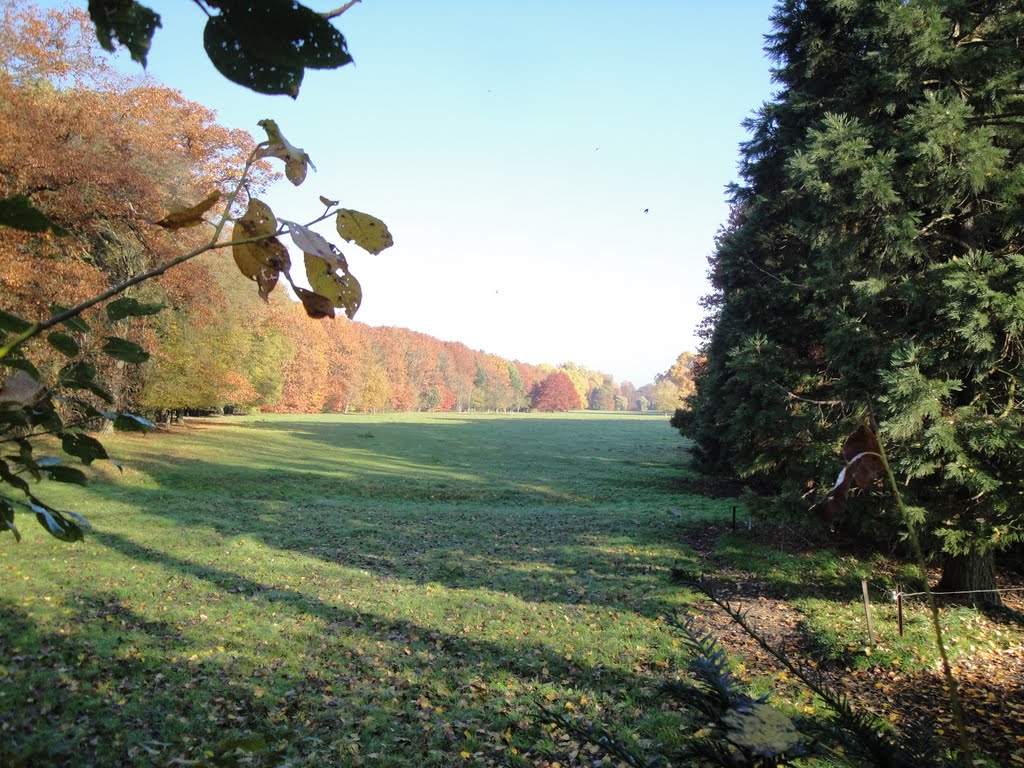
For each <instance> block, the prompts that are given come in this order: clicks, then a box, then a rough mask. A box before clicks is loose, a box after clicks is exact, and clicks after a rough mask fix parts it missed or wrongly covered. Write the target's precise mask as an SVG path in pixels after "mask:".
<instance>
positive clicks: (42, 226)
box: [0, 195, 67, 235]
mask: <svg viewBox="0 0 1024 768" xmlns="http://www.w3.org/2000/svg"><path fill="white" fill-rule="evenodd" d="M0 227H11V228H13V229H21V230H24V231H25V232H53V234H55V235H66V234H67V230H66V229H64V228H63V227H61V226H59V225H57V224H54V223H53V222H52V221H50V219H49V218H48V217H47V216H46V214H44V213H43V212H42V211H40V210H39V209H38V208H36V207H35V206H34V205H32V202H31V201H30V200H29V199H28V197H27V196H26V195H11V196H10V197H5V198H3V199H0Z"/></svg>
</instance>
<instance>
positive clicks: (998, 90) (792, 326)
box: [682, 0, 1024, 602]
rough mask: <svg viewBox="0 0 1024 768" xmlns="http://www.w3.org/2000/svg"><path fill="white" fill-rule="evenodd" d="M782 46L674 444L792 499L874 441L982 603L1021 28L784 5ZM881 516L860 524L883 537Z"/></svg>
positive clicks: (1011, 342) (992, 597)
mask: <svg viewBox="0 0 1024 768" xmlns="http://www.w3.org/2000/svg"><path fill="white" fill-rule="evenodd" d="M774 25H775V31H774V33H773V35H772V36H771V37H770V39H769V45H768V50H769V53H770V54H771V55H772V56H773V57H774V59H775V62H776V69H775V78H776V81H777V82H778V84H779V91H778V94H777V96H776V97H775V99H774V100H773V101H772V102H771V103H768V104H766V105H764V107H763V108H762V109H761V110H760V111H759V112H758V114H757V115H756V116H755V117H754V118H753V119H752V120H751V121H750V123H749V127H750V129H751V138H750V140H749V141H748V142H747V143H746V144H745V145H744V146H743V162H742V165H741V170H742V176H743V182H742V184H740V185H739V186H737V187H736V188H735V189H734V191H733V216H732V220H731V221H730V223H729V226H728V227H727V229H726V230H725V231H724V232H723V233H722V235H721V236H720V238H719V240H718V245H717V249H716V251H715V253H714V255H713V257H712V260H711V264H712V270H711V277H712V282H713V286H714V289H715V293H714V295H713V296H712V297H711V299H710V303H709V306H710V308H711V310H712V316H711V317H712V325H713V330H712V331H711V333H710V335H709V337H708V341H707V346H706V347H705V352H706V354H707V364H706V367H705V368H704V369H703V370H702V371H701V373H700V374H699V376H698V378H697V391H696V394H695V396H694V397H693V398H691V403H692V405H693V412H692V414H691V415H688V416H687V417H686V418H685V419H684V420H683V421H684V423H683V424H682V426H683V429H684V432H685V433H687V434H689V435H691V436H693V437H694V438H695V440H696V444H697V454H698V457H699V459H700V460H701V462H702V463H703V464H704V465H705V466H707V467H710V468H712V469H714V470H716V471H720V472H729V473H735V474H739V475H743V476H748V477H755V478H759V479H760V481H761V482H763V483H765V484H771V485H774V487H776V488H777V489H778V490H780V491H781V492H782V493H783V495H784V497H786V496H788V497H789V498H792V499H798V498H799V497H800V495H802V494H804V493H805V492H806V490H807V487H808V482H814V481H817V482H819V483H821V485H822V486H823V488H822V490H821V494H822V495H823V494H824V493H825V488H827V487H828V486H829V485H830V482H829V480H828V478H830V477H834V475H835V464H836V461H837V459H836V451H837V448H838V446H839V445H841V444H842V441H843V440H844V438H845V436H846V435H848V434H850V433H851V432H852V431H853V430H854V429H856V428H857V426H858V425H859V424H860V423H862V421H863V420H864V419H865V418H869V419H871V420H872V421H873V422H875V424H876V426H877V429H878V431H879V434H880V437H881V439H882V441H883V442H884V443H885V444H886V445H887V448H888V452H889V455H890V459H891V461H892V463H893V468H894V470H895V473H896V476H897V477H899V478H901V479H903V481H904V487H903V491H904V493H905V494H906V496H907V498H908V499H909V500H910V502H911V505H912V508H913V509H914V510H917V511H916V512H915V513H914V514H916V515H918V516H919V518H920V519H919V522H922V523H924V524H925V525H926V527H927V531H928V534H929V538H930V540H931V541H935V542H937V543H938V545H939V548H941V550H942V552H943V553H944V555H945V565H944V569H943V586H944V587H948V588H950V589H962V590H977V589H991V588H992V587H993V586H994V572H993V553H994V551H995V550H996V549H998V548H1000V547H1006V546H1010V545H1011V544H1013V543H1014V542H1016V541H1020V540H1021V538H1022V537H1024V516H1022V515H1024V509H1022V507H1021V505H1020V491H1019V489H1020V477H1021V472H1022V467H1024V441H1022V440H1021V439H1020V435H1021V434H1024V408H1022V401H1021V398H1020V392H1021V388H1020V372H1021V371H1022V370H1024V342H1022V339H1024V335H1022V331H1024V326H1022V321H1021V318H1022V317H1024V292H1022V289H1021V286H1022V285H1024V260H1022V257H1021V252H1022V250H1024V243H1022V242H1021V232H1022V229H1021V226H1020V223H1021V221H1024V208H1022V201H1024V195H1022V194H1021V193H1022V190H1024V187H1022V182H1021V180H1022V179H1024V174H1022V167H1021V158H1022V157H1024V130H1022V127H1021V126H1022V122H1021V121H1022V115H1024V95H1022V93H1021V90H1020V83H1021V81H1022V80H1024V55H1022V50H1024V49H1022V48H1021V46H1020V44H1019V40H1020V37H1021V33H1022V31H1024V11H1022V9H1021V8H1020V7H1019V6H1018V5H1015V4H1012V3H1004V2H1000V1H998V0H980V1H979V2H972V3H967V4H965V3H961V2H953V1H952V0H910V1H909V2H855V3H849V2H839V1H838V0H826V1H825V2H818V3H804V2H798V1H797V0H787V2H783V3H782V4H780V6H779V8H778V11H777V13H776V15H775V17H774ZM887 499H888V497H886V496H875V497H874V500H875V501H874V504H868V503H867V501H866V500H865V503H863V504H861V505H860V508H861V509H865V510H868V509H870V507H871V506H874V507H875V509H874V510H872V511H873V512H874V514H875V515H877V514H878V512H879V511H880V510H878V509H877V504H881V505H882V506H883V511H885V512H887V513H888V514H887V515H886V516H885V517H883V518H882V519H883V520H886V519H887V520H888V521H890V523H889V524H890V527H893V526H896V525H898V524H900V521H899V520H898V519H895V518H894V517H893V515H892V505H891V503H890V501H888V500H887ZM852 509H854V510H855V509H856V507H854V508H852ZM876 525H877V523H876ZM975 597H976V598H977V599H979V600H986V601H992V602H996V601H998V596H997V595H996V594H995V593H993V592H989V593H982V594H978V595H976V596H975Z"/></svg>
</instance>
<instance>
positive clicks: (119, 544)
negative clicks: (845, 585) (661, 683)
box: [0, 414, 724, 766]
mask: <svg viewBox="0 0 1024 768" xmlns="http://www.w3.org/2000/svg"><path fill="white" fill-rule="evenodd" d="M107 447H108V450H109V451H110V452H111V454H112V455H115V456H116V457H117V459H118V460H119V461H121V462H123V463H124V465H125V469H124V472H123V474H120V473H118V472H117V471H116V470H114V469H112V468H110V467H109V465H107V467H106V468H100V470H99V474H100V475H101V477H98V478H97V479H96V481H95V482H93V483H92V484H91V485H90V486H89V487H88V488H87V489H84V490H83V489H79V488H73V489H67V488H65V487H62V486H56V485H55V484H50V485H49V486H48V487H46V488H45V489H41V491H45V492H46V493H47V498H48V499H49V500H51V502H56V503H58V504H59V505H61V504H62V505H64V506H66V507H68V508H71V509H74V510H76V511H78V512H80V513H81V514H84V515H85V516H86V517H88V518H89V519H90V521H91V522H92V524H93V526H94V528H95V532H94V533H93V534H92V535H90V536H89V537H88V539H87V540H86V542H85V543H84V544H77V545H65V544H60V543H58V542H56V541H54V540H53V539H51V538H50V537H49V536H47V535H46V534H45V532H44V531H42V529H37V528H35V526H29V523H28V521H27V520H23V521H22V522H21V527H22V529H23V531H25V532H26V533H27V535H26V536H25V541H23V542H22V544H20V545H18V546H15V545H14V543H13V541H11V540H10V539H6V540H4V541H3V545H2V546H0V577H2V579H3V584H4V587H3V592H2V602H0V606H2V610H3V620H2V623H0V644H2V649H0V650H2V653H0V713H3V714H2V715H0V717H2V724H0V729H2V731H0V734H2V742H0V763H2V764H4V765H19V764H22V765H33V764H38V763H40V762H43V763H46V762H55V763H62V762H67V763H75V764H127V763H130V762H142V763H144V764H145V763H150V764H157V765H170V764H173V763H174V761H176V760H178V761H181V760H184V761H192V760H198V761H200V764H201V763H203V762H204V761H216V762H224V761H227V762H230V761H231V760H233V759H234V757H235V756H238V755H242V754H246V751H247V752H249V753H252V754H250V755H249V757H248V758H247V759H249V760H250V761H253V760H254V761H255V763H256V764H260V763H264V764H267V765H280V764H285V763H287V764H296V765H298V764H308V765H324V764H331V763H332V762H333V763H339V762H340V763H341V764H352V765H357V764H360V763H362V762H364V761H365V762H366V763H367V764H373V765H381V766H386V765H395V766H398V765H401V766H410V765H451V764H452V762H453V760H457V761H469V764H473V762H474V761H476V762H479V763H481V764H484V763H490V764H503V765H504V764H508V765H516V764H520V763H521V764H524V765H526V764H534V763H536V762H538V761H539V762H541V763H543V762H544V761H545V759H546V758H545V756H546V755H547V756H549V757H550V758H551V760H552V761H557V759H558V757H559V755H560V754H562V750H563V747H565V746H566V745H565V744H561V745H560V744H559V743H558V741H557V736H552V735H549V734H548V733H547V731H544V730H542V729H540V728H539V727H538V726H536V724H535V722H534V721H535V714H536V708H535V703H536V702H537V701H542V702H544V703H545V704H548V705H552V706H556V707H560V708H562V709H567V710H568V711H571V712H579V713H581V714H587V715H591V716H596V715H598V714H599V713H600V714H601V715H602V716H608V719H609V720H610V721H611V722H617V721H618V722H621V723H623V724H626V723H628V724H629V725H630V726H633V725H635V724H636V723H635V720H636V717H637V714H638V707H637V702H638V700H639V697H640V696H642V694H643V692H644V690H645V688H647V687H649V685H650V683H651V681H652V680H653V679H655V678H657V677H658V676H660V675H661V674H663V673H664V670H665V669H666V668H667V667H668V666H670V665H674V664H675V662H676V656H677V653H676V645H675V640H674V639H673V636H672V634H671V633H669V632H668V631H666V627H665V624H664V620H663V617H665V616H666V615H668V614H669V613H671V612H673V611H676V610H677V609H679V608H680V606H681V605H683V604H684V603H685V602H686V601H687V600H688V599H690V598H689V596H688V593H686V592H685V591H682V590H680V589H679V588H678V587H677V586H674V585H672V584H671V583H670V581H669V579H668V578H667V575H668V573H669V571H670V569H671V568H672V566H673V565H674V564H675V563H676V562H677V561H678V560H680V559H681V558H687V557H692V554H691V553H689V551H688V549H687V547H686V546H685V545H683V544H682V543H681V541H680V539H679V536H678V535H677V531H676V528H677V517H674V516H672V515H669V514H667V510H668V509H669V508H676V509H685V513H686V515H687V516H688V517H691V518H694V519H696V518H701V517H716V516H721V515H722V514H723V510H724V506H723V505H724V503H723V502H715V501H709V500H707V499H704V498H701V497H699V496H680V495H679V494H678V493H677V492H675V490H674V487H673V479H674V478H675V477H677V476H678V474H679V473H680V472H681V468H680V467H681V464H682V462H683V459H684V450H683V446H682V443H681V441H680V440H679V438H678V435H677V434H676V433H675V432H674V431H673V430H671V429H669V428H668V427H667V426H666V425H665V423H664V419H663V418H658V417H653V416H639V415H614V414H605V415H593V414H580V415H562V416H535V415H520V416H502V417H495V416H487V415H470V416H466V415H389V416H377V417H362V416H345V417H330V416H326V417H301V416H294V417H292V416H290V417H257V418H246V419H238V420H220V421H217V422H200V423H195V424H194V425H193V426H192V427H190V428H188V429H184V430H179V431H176V432H175V433H173V434H165V435H149V436H145V437H138V436H136V437H132V436H128V437H117V438H114V439H111V440H109V441H108V442H107ZM676 730H678V723H677V721H676V719H675V717H674V716H673V715H672V714H671V713H669V714H666V715H663V714H662V713H660V712H659V711H658V710H657V708H655V709H654V711H653V712H652V713H649V714H647V715H641V716H640V723H639V726H638V734H639V737H640V738H646V739H648V740H652V741H658V740H664V739H672V738H673V737H674V736H673V732H674V731H676ZM623 732H624V733H627V732H628V728H626V727H624V729H623ZM239 748H241V751H240V750H239ZM563 759H565V757H564V756H563Z"/></svg>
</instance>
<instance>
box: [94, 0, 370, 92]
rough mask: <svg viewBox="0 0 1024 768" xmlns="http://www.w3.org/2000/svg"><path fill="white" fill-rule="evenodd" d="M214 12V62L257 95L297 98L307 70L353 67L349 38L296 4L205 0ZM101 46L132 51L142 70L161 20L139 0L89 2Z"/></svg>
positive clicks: (207, 38) (207, 43)
mask: <svg viewBox="0 0 1024 768" xmlns="http://www.w3.org/2000/svg"><path fill="white" fill-rule="evenodd" d="M197 5H199V6H200V8H202V9H203V10H207V8H209V9H215V10H217V11H219V13H208V15H209V18H208V19H207V22H206V27H205V29H204V32H203V46H204V47H205V49H206V53H207V55H208V56H209V57H210V61H211V62H212V63H213V65H214V66H215V67H216V68H217V71H219V72H220V73H221V74H222V75H224V77H226V78H228V79H229V80H231V81H232V82H235V83H238V84H239V85H242V86H245V87H246V88H249V89H251V90H253V91H256V92H258V93H268V94H288V95H289V96H292V97H295V96H298V94H299V86H300V85H301V84H302V77H303V75H304V74H305V70H306V69H336V68H338V67H342V66H344V65H346V64H350V63H352V57H351V56H349V53H348V49H347V46H346V43H345V38H344V37H343V36H342V34H341V33H340V32H339V31H338V30H337V29H335V28H334V27H333V26H332V25H331V23H330V21H329V20H328V19H327V18H326V17H325V16H323V15H321V14H319V13H316V12H315V11H312V10H310V9H309V8H307V7H306V6H304V5H302V4H300V3H297V2H293V0H261V1H260V2H253V1H252V0H202V2H199V3H197ZM89 15H90V16H91V17H92V20H93V23H94V24H95V25H96V37H97V39H98V40H99V42H100V45H101V46H103V48H104V49H106V50H108V51H113V50H114V49H115V47H116V45H118V44H119V45H123V46H124V47H125V48H127V49H128V51H129V53H130V54H131V57H132V59H134V60H135V61H137V62H139V63H140V64H142V65H143V66H145V65H146V55H147V54H148V53H149V49H150V46H151V44H152V42H153V33H154V32H156V30H157V28H158V27H160V16H159V14H157V13H154V12H153V11H152V10H151V9H149V8H147V7H146V6H144V5H142V4H141V3H138V2H135V0H90V2H89Z"/></svg>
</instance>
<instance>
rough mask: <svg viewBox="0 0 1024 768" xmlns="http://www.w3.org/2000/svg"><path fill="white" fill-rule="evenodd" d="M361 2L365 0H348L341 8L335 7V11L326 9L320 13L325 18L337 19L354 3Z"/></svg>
mask: <svg viewBox="0 0 1024 768" xmlns="http://www.w3.org/2000/svg"><path fill="white" fill-rule="evenodd" d="M361 2H363V0H348V2H347V3H345V4H344V5H343V6H341V7H340V8H335V9H334V10H333V11H324V12H323V13H321V14H320V15H321V16H323V17H324V18H325V19H336V18H338V17H339V16H341V14H343V13H344V12H345V11H347V10H348V9H349V8H351V7H352V6H353V5H356V4H357V3H361Z"/></svg>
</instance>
